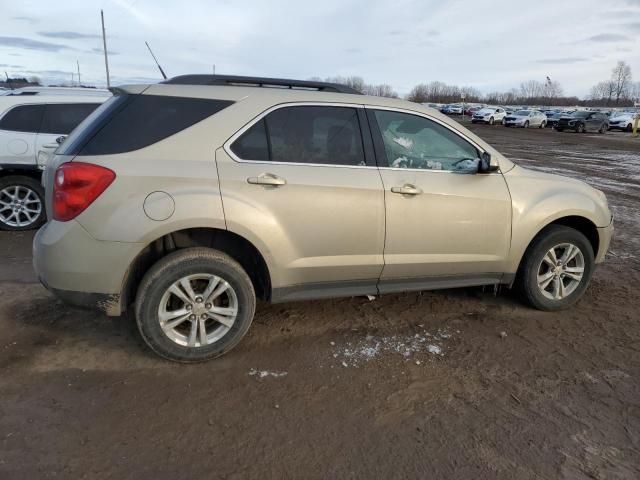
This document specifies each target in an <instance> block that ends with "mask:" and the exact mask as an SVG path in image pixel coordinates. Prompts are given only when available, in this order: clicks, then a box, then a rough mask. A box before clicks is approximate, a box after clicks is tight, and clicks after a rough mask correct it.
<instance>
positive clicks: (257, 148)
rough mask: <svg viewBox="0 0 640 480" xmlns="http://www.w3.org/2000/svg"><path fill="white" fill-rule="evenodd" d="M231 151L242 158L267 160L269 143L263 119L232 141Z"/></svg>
mask: <svg viewBox="0 0 640 480" xmlns="http://www.w3.org/2000/svg"><path fill="white" fill-rule="evenodd" d="M231 151H232V152H233V153H235V154H236V155H237V156H238V157H239V158H241V159H243V160H269V144H268V142H267V131H266V129H265V124H264V119H263V120H260V121H259V122H258V123H256V124H255V125H254V126H253V127H251V128H250V129H249V130H247V131H246V132H244V133H243V134H242V135H241V136H240V138H238V139H237V140H236V141H235V142H233V145H231Z"/></svg>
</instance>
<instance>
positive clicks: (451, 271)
mask: <svg viewBox="0 0 640 480" xmlns="http://www.w3.org/2000/svg"><path fill="white" fill-rule="evenodd" d="M367 111H368V118H369V123H370V125H371V130H372V132H373V133H374V144H375V147H376V157H377V158H378V162H379V165H380V172H381V175H382V181H383V184H384V189H385V205H386V236H385V249H384V260H385V265H384V269H383V271H382V276H381V281H380V284H379V289H380V292H381V293H384V292H390V291H400V290H412V289H420V288H431V287H445V286H461V285H473V284H487V283H495V282H497V281H499V280H500V279H501V277H502V272H504V271H505V264H506V260H507V256H508V252H509V247H510V239H511V197H510V195H509V191H508V188H507V185H506V182H505V180H504V178H503V176H502V174H501V173H500V172H493V173H486V174H479V173H475V174H472V173H471V174H465V173H461V172H463V171H469V170H467V168H469V169H472V168H473V166H474V165H475V168H476V171H477V163H476V162H477V159H478V156H479V155H480V151H479V148H478V147H477V145H475V144H473V143H472V142H471V141H470V140H469V139H467V138H464V137H463V136H462V135H461V134H460V133H459V132H457V131H454V130H453V129H451V128H450V127H448V126H447V125H445V124H443V123H441V122H439V121H438V120H437V119H435V118H429V117H428V116H427V115H426V114H422V113H417V112H408V111H398V110H391V109H380V108H376V107H371V108H369V107H367Z"/></svg>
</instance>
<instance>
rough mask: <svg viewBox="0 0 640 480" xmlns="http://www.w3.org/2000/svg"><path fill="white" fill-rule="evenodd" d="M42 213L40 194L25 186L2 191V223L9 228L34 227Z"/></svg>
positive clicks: (0, 196) (0, 206) (0, 201)
mask: <svg viewBox="0 0 640 480" xmlns="http://www.w3.org/2000/svg"><path fill="white" fill-rule="evenodd" d="M41 213H42V201H41V200H40V197H39V196H38V194H37V193H36V192H35V191H33V190H31V189H30V188H29V187H25V186H24V185H11V186H8V187H5V188H3V189H2V190H0V222H2V223H3V224H5V225H7V226H9V227H18V228H22V227H28V226H30V225H33V224H34V223H35V222H36V221H37V220H38V218H39V217H40V214H41Z"/></svg>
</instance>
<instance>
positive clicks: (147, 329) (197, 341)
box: [135, 248, 256, 363]
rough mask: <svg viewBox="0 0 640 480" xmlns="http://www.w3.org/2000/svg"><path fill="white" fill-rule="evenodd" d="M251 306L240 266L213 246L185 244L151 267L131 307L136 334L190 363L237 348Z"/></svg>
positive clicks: (248, 285)
mask: <svg viewBox="0 0 640 480" xmlns="http://www.w3.org/2000/svg"><path fill="white" fill-rule="evenodd" d="M255 307H256V297H255V292H254V289H253V285H252V283H251V280H250V279H249V276H248V275H247V273H246V272H245V271H244V270H243V269H242V267H241V266H240V264H238V263H237V262H236V261H235V260H233V259H232V258H231V257H229V256H228V255H226V254H224V253H222V252H219V251H217V250H212V249H209V248H187V249H184V250H178V251H176V252H173V253H171V254H169V255H167V256H166V257H164V258H162V259H161V260H159V261H158V262H157V263H156V264H155V265H153V266H152V267H151V269H150V270H149V271H148V272H147V274H146V275H145V276H144V278H143V280H142V283H141V284H140V287H139V289H138V295H137V298H136V309H135V310H136V320H137V323H138V329H139V331H140V334H141V335H142V338H143V339H144V341H145V342H146V343H147V345H148V346H149V347H150V348H151V349H152V350H153V351H154V352H155V353H157V354H158V355H160V356H161V357H164V358H166V359H168V360H173V361H176V362H183V363H193V362H201V361H204V360H209V359H212V358H215V357H219V356H220V355H223V354H225V353H226V352H228V351H229V350H231V349H232V348H233V347H235V346H236V345H237V344H238V343H239V342H240V340H241V339H242V338H243V337H244V335H245V334H246V333H247V330H249V326H250V325H251V322H252V320H253V315H254V312H255Z"/></svg>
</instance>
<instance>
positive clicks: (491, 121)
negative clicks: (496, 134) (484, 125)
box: [489, 117, 495, 125]
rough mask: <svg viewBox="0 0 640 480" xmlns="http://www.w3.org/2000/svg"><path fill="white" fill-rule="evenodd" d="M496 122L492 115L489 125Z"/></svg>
mask: <svg viewBox="0 0 640 480" xmlns="http://www.w3.org/2000/svg"><path fill="white" fill-rule="evenodd" d="M494 123H495V120H494V119H493V117H491V118H490V119H489V125H493V124H494Z"/></svg>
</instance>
